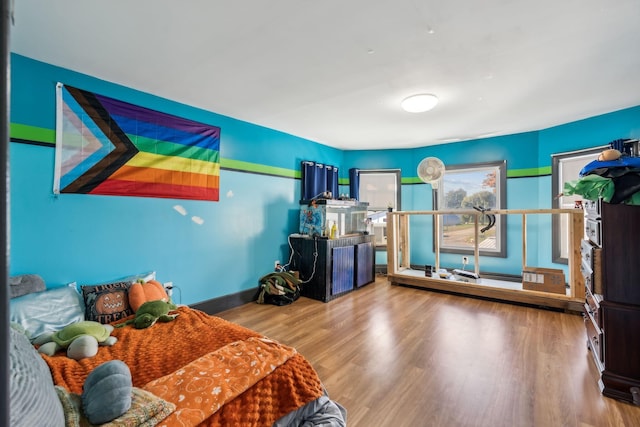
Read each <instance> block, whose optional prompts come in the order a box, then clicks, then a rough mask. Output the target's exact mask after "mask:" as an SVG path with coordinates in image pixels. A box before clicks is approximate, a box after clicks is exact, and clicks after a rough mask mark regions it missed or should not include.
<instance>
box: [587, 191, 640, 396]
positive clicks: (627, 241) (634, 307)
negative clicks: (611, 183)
mask: <svg viewBox="0 0 640 427" xmlns="http://www.w3.org/2000/svg"><path fill="white" fill-rule="evenodd" d="M585 236H586V238H585V240H584V241H583V242H582V244H581V254H582V266H581V270H582V274H583V275H584V276H585V286H586V301H585V304H584V307H585V315H584V319H585V326H586V331H587V346H588V348H589V351H590V353H591V355H592V356H593V360H594V362H595V365H596V367H597V368H598V372H599V373H600V378H599V380H598V384H599V386H600V390H601V391H602V394H603V395H605V396H608V397H612V398H615V399H619V400H624V401H627V402H630V403H636V404H640V400H639V398H638V397H639V395H640V206H629V205H622V204H609V203H602V202H600V201H598V202H595V201H588V202H587V203H586V204H585ZM634 397H635V398H634Z"/></svg>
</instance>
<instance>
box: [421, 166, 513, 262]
mask: <svg viewBox="0 0 640 427" xmlns="http://www.w3.org/2000/svg"><path fill="white" fill-rule="evenodd" d="M505 183H506V162H504V161H500V162H490V163H474V164H469V165H457V166H447V168H446V170H445V174H444V177H443V179H442V182H440V183H439V186H438V187H439V188H438V189H434V191H437V195H436V196H437V197H436V200H437V207H436V208H435V209H438V210H447V211H452V210H453V211H455V210H474V209H485V210H491V209H504V207H505V206H506V191H505V187H506V185H505ZM479 221H480V224H479V225H480V229H481V230H484V231H482V232H481V233H479V236H478V238H479V242H478V249H479V251H480V254H481V255H489V256H499V257H505V256H506V216H504V215H497V216H496V217H495V224H494V225H493V226H490V221H491V218H490V217H489V216H487V215H483V216H481V217H480V218H479ZM438 231H439V233H440V234H439V235H440V239H439V241H440V251H441V252H451V253H463V254H471V253H473V251H474V248H475V241H474V240H475V227H474V221H473V216H471V215H463V214H460V215H458V214H445V215H442V216H441V218H440V230H438Z"/></svg>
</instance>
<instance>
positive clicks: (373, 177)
mask: <svg viewBox="0 0 640 427" xmlns="http://www.w3.org/2000/svg"><path fill="white" fill-rule="evenodd" d="M400 188H401V178H400V169H369V170H366V169H361V170H360V189H359V200H360V201H361V202H367V203H369V206H368V208H367V222H368V223H369V227H368V228H369V229H370V230H371V231H370V232H371V233H373V234H374V235H375V244H376V246H386V245H387V210H388V209H395V210H400V209H401V207H400V206H401V205H400Z"/></svg>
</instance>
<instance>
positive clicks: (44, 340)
mask: <svg viewBox="0 0 640 427" xmlns="http://www.w3.org/2000/svg"><path fill="white" fill-rule="evenodd" d="M113 329H114V328H113V326H111V325H103V324H101V323H98V322H94V321H90V320H84V321H81V322H76V323H72V324H70V325H67V326H65V327H64V328H62V329H61V330H59V331H58V332H54V333H46V334H42V335H40V336H39V337H37V338H36V339H35V340H34V342H33V344H35V345H39V346H40V347H39V348H38V352H40V353H42V354H46V355H48V356H53V355H54V354H55V353H56V352H57V351H58V350H60V349H64V348H66V349H67V357H69V358H71V359H74V360H80V359H84V358H85V357H93V356H95V355H96V354H97V353H98V346H99V345H113V344H115V343H116V341H118V339H117V338H116V337H112V336H111V332H113Z"/></svg>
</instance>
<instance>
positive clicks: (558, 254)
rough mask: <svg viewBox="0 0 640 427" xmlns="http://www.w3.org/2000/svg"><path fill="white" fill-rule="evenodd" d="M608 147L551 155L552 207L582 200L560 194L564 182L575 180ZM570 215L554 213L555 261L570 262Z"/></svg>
mask: <svg viewBox="0 0 640 427" xmlns="http://www.w3.org/2000/svg"><path fill="white" fill-rule="evenodd" d="M605 148H606V147H597V148H590V149H587V150H580V151H573V152H570V153H560V154H554V155H552V156H551V159H552V163H551V176H552V180H551V197H552V199H551V207H552V208H554V209H558V208H560V209H562V208H573V207H574V206H575V202H576V201H578V200H582V197H581V196H580V195H571V196H560V197H557V196H558V194H560V193H561V192H562V189H563V188H564V183H565V182H569V181H575V180H577V179H578V178H579V177H580V170H582V168H583V167H584V166H585V165H586V164H587V163H589V162H591V161H593V160H596V159H597V158H598V155H599V154H600V153H601V152H602V150H603V149H605ZM568 219H569V218H568V216H567V215H554V216H553V221H552V223H551V227H552V228H551V229H552V235H553V240H552V243H551V245H552V248H551V252H552V256H553V262H556V263H560V264H567V263H568V262H569V242H568V241H567V238H568V233H567V230H568V228H567V227H568V224H567V221H568Z"/></svg>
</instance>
